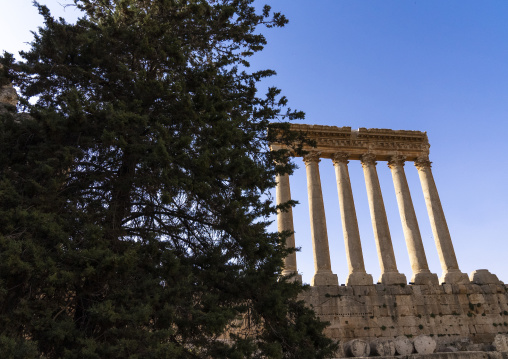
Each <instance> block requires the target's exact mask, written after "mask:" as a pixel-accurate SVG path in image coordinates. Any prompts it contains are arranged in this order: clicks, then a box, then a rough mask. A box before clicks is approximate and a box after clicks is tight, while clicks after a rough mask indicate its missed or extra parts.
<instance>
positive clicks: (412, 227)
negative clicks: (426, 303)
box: [388, 156, 439, 284]
mask: <svg viewBox="0 0 508 359" xmlns="http://www.w3.org/2000/svg"><path fill="white" fill-rule="evenodd" d="M404 161H405V156H392V158H391V159H390V161H389V162H388V166H389V167H390V170H391V172H392V178H393V185H394V187H395V194H396V196H397V204H398V206H399V213H400V220H401V222H402V229H403V231H404V237H405V239H406V245H407V250H408V252H409V261H410V263H411V269H412V270H413V277H412V279H411V282H413V283H415V284H439V281H438V279H437V275H436V274H434V273H430V270H429V265H428V264H427V257H426V256H425V250H424V248H423V242H422V237H421V234H420V228H419V226H418V221H417V219H416V213H415V210H414V207H413V201H412V200H411V193H410V192H409V186H408V184H407V179H406V174H405V173H404Z"/></svg>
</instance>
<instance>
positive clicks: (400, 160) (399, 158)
mask: <svg viewBox="0 0 508 359" xmlns="http://www.w3.org/2000/svg"><path fill="white" fill-rule="evenodd" d="M405 161H406V156H404V155H394V156H391V157H390V160H389V161H388V167H390V168H393V167H398V166H401V167H402V166H404V162H405Z"/></svg>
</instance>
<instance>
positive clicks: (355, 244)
mask: <svg viewBox="0 0 508 359" xmlns="http://www.w3.org/2000/svg"><path fill="white" fill-rule="evenodd" d="M347 158H348V155H347V154H346V153H343V152H338V153H336V154H334V156H333V158H332V159H333V165H334V167H335V175H336V176H337V190H338V193H339V205H340V213H341V220H342V230H343V233H344V242H345V245H346V256H347V263H348V267H349V276H348V279H347V282H346V284H347V285H370V284H372V282H373V281H372V275H370V274H367V273H366V272H365V264H364V261H363V253H362V243H361V241H360V231H359V230H358V221H357V219H356V210H355V203H354V200H353V191H352V190H351V182H350V180H349V171H348V168H347V163H348V160H347Z"/></svg>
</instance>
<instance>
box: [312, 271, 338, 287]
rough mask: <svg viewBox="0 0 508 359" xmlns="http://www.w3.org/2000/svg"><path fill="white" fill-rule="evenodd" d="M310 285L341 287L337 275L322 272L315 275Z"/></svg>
mask: <svg viewBox="0 0 508 359" xmlns="http://www.w3.org/2000/svg"><path fill="white" fill-rule="evenodd" d="M310 285H311V286H316V285H339V280H338V279H337V274H333V273H332V272H324V273H323V272H321V273H316V274H314V277H312V279H311V281H310Z"/></svg>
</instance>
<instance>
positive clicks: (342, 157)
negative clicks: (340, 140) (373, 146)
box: [332, 152, 349, 166]
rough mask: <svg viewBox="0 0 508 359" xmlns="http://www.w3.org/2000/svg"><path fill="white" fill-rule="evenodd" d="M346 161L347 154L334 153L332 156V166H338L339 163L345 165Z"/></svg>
mask: <svg viewBox="0 0 508 359" xmlns="http://www.w3.org/2000/svg"><path fill="white" fill-rule="evenodd" d="M348 159H349V153H347V152H335V153H334V154H333V155H332V161H333V165H334V166H336V165H338V164H339V163H344V164H345V165H347V164H348V163H349V161H348Z"/></svg>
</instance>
